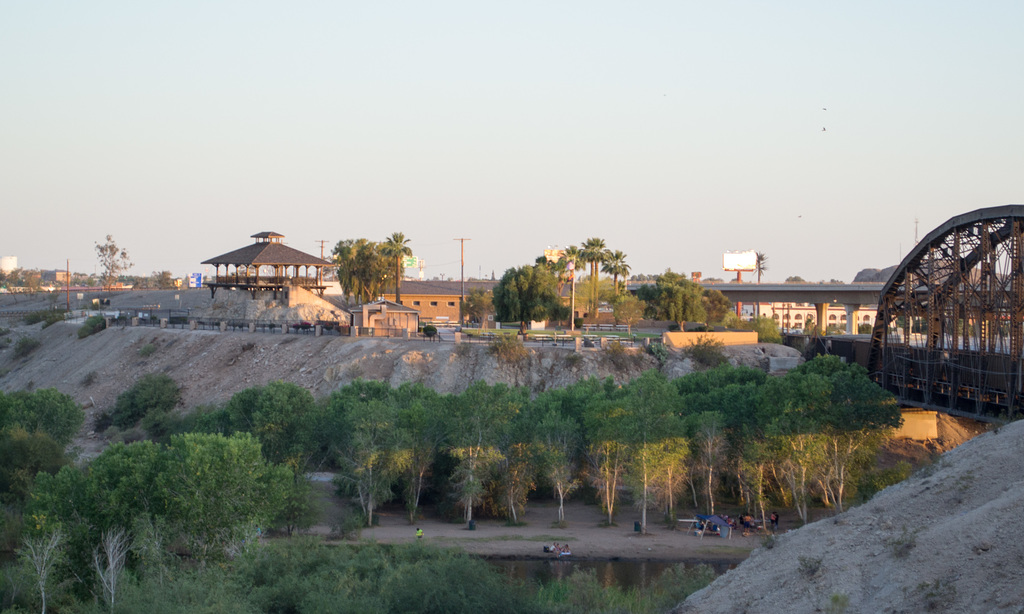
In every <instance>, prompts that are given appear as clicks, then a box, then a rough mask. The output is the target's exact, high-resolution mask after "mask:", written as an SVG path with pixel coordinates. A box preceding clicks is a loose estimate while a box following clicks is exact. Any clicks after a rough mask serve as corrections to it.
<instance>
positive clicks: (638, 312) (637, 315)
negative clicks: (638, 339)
mask: <svg viewBox="0 0 1024 614" xmlns="http://www.w3.org/2000/svg"><path fill="white" fill-rule="evenodd" d="M646 309H647V304H646V303H644V302H643V301H641V300H640V299H638V298H637V297H635V296H633V295H632V294H627V295H625V296H622V297H620V298H619V300H617V301H615V307H613V308H612V315H614V316H615V323H616V324H618V323H620V322H624V323H625V324H626V332H627V333H628V334H633V327H634V326H636V324H637V322H639V321H640V320H642V319H643V317H644V311H645V310H646Z"/></svg>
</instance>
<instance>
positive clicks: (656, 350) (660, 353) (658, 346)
mask: <svg viewBox="0 0 1024 614" xmlns="http://www.w3.org/2000/svg"><path fill="white" fill-rule="evenodd" d="M647 353H648V354H650V355H651V356H654V358H655V359H657V361H658V364H659V365H663V364H665V361H666V360H668V348H667V347H665V344H664V343H652V344H650V345H649V346H647Z"/></svg>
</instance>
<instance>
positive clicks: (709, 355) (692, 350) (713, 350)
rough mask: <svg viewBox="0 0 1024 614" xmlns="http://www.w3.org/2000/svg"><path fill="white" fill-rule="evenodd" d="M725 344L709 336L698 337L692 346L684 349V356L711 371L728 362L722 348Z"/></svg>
mask: <svg viewBox="0 0 1024 614" xmlns="http://www.w3.org/2000/svg"><path fill="white" fill-rule="evenodd" d="M723 347H725V344H724V343H722V342H721V341H717V340H715V339H713V338H712V337H709V336H706V335H705V336H702V337H698V338H697V341H696V342H694V344H693V345H691V346H690V347H688V348H687V349H686V355H687V356H689V357H690V358H691V359H692V360H693V361H694V362H696V363H697V364H699V365H701V366H703V367H707V368H709V369H713V368H714V367H717V366H719V365H721V364H725V363H726V362H728V359H727V358H726V357H725V354H724V353H722V348H723Z"/></svg>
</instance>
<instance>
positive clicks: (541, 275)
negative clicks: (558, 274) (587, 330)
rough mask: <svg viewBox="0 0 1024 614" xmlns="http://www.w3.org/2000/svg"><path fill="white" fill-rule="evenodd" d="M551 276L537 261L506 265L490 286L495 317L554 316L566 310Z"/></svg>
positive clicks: (524, 319)
mask: <svg viewBox="0 0 1024 614" xmlns="http://www.w3.org/2000/svg"><path fill="white" fill-rule="evenodd" d="M555 285H556V281H555V276H554V275H553V274H552V273H551V272H550V271H548V270H547V268H546V267H543V266H540V265H533V266H530V265H526V266H521V267H519V268H518V269H509V270H507V271H505V274H504V275H502V277H501V281H499V282H498V285H496V286H495V287H494V290H493V293H494V298H493V301H494V311H495V317H497V318H498V320H500V321H502V322H523V323H525V322H529V321H533V320H556V319H561V318H563V317H564V316H565V314H566V309H565V306H564V305H562V300H561V298H560V297H559V296H558V292H557V291H556V289H555Z"/></svg>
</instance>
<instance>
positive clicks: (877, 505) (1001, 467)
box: [674, 422, 1024, 614]
mask: <svg viewBox="0 0 1024 614" xmlns="http://www.w3.org/2000/svg"><path fill="white" fill-rule="evenodd" d="M1021 535H1024V422H1015V423H1012V424H1009V425H1007V426H1004V427H1002V428H1000V429H998V430H993V431H992V432H989V433H986V434H983V435H980V436H978V437H976V438H974V439H972V440H970V441H968V442H967V443H965V444H963V445H962V446H960V447H958V448H956V449H954V450H951V451H949V452H946V453H945V454H943V455H942V456H941V457H940V458H939V460H938V461H937V462H935V463H934V464H932V465H929V466H927V467H925V468H924V469H923V470H920V471H918V473H917V474H916V475H914V476H913V477H911V478H910V479H909V480H907V481H904V482H902V483H900V484H897V485H895V486H892V487H890V488H888V489H886V490H884V491H882V492H881V493H879V494H878V495H876V496H875V497H874V498H873V499H872V500H871V501H869V502H868V503H866V504H864V505H862V506H860V507H857V508H854V509H853V510H850V511H848V512H846V513H845V514H841V515H838V516H835V517H834V518H829V519H825V520H820V521H818V522H815V523H812V524H809V525H807V526H805V527H803V528H801V529H797V530H795V531H791V532H789V533H786V534H784V535H781V536H779V537H778V538H777V540H776V541H775V542H774V544H772V547H771V548H768V547H762V548H760V549H758V550H755V551H754V553H753V554H752V555H751V556H750V558H749V559H747V560H746V561H745V562H743V563H742V564H741V565H739V566H738V567H737V568H736V569H734V570H732V571H729V572H728V573H726V574H725V575H723V576H721V577H719V578H718V579H717V580H715V582H714V583H712V584H711V585H710V586H708V587H707V588H706V589H704V590H702V591H700V592H698V593H695V594H693V595H691V596H690V598H689V599H687V600H686V602H685V603H684V604H682V605H680V606H679V607H678V608H676V610H674V611H675V612H677V613H679V614H683V613H686V614H690V613H698V612H699V613H700V614H715V613H722V614H725V613H728V614H739V613H743V612H750V613H753V612H794V613H800V612H893V613H897V612H898V613H902V612H929V611H933V612H1006V613H1020V612H1024V583H1022V582H1021V569H1022V567H1024V546H1022V543H1024V542H1022V541H1021Z"/></svg>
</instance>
